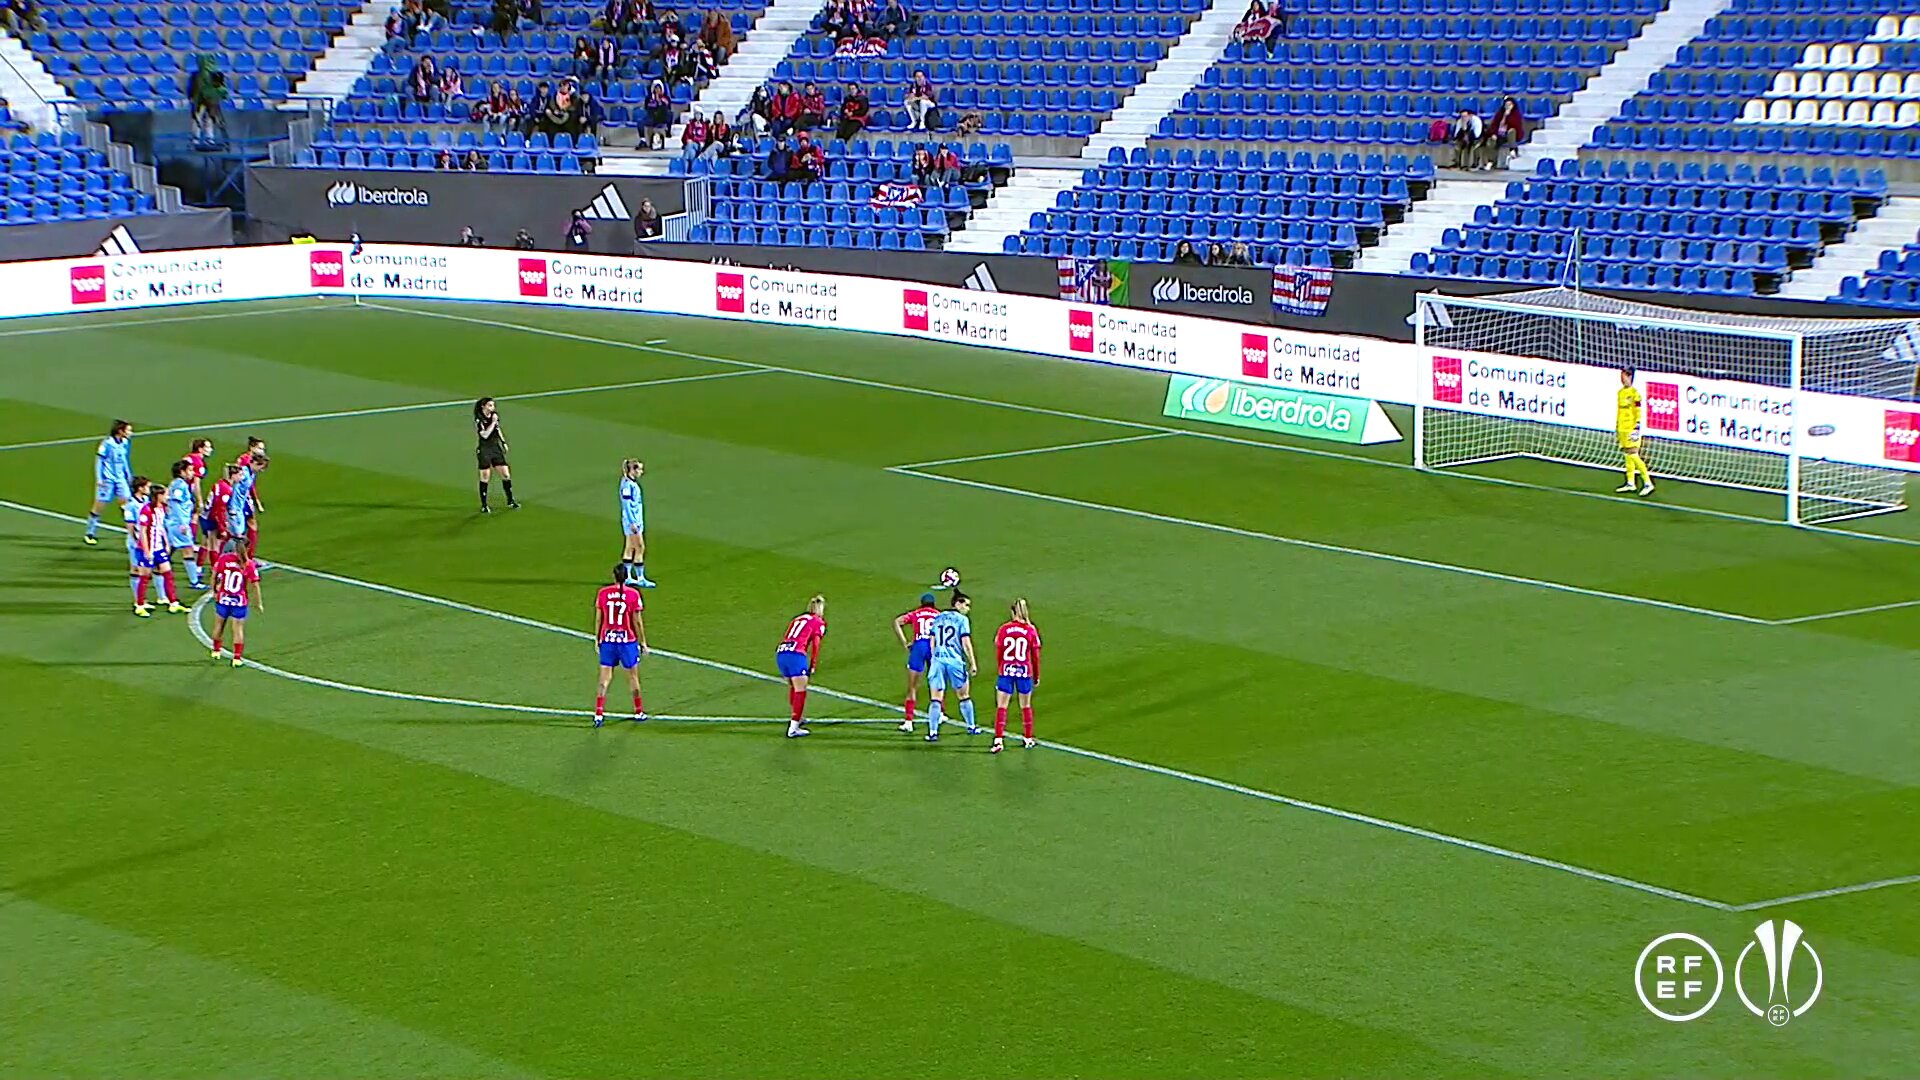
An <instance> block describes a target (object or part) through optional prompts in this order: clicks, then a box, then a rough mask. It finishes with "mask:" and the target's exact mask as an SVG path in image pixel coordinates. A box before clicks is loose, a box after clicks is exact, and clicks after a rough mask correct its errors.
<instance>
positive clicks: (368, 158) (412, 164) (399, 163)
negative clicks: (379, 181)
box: [295, 146, 581, 174]
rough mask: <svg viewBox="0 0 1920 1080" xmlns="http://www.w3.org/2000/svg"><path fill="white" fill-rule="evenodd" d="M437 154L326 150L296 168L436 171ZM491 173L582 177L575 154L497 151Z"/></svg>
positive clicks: (303, 158) (305, 156)
mask: <svg viewBox="0 0 1920 1080" xmlns="http://www.w3.org/2000/svg"><path fill="white" fill-rule="evenodd" d="M436 154H437V152H436V151H433V150H419V151H415V150H341V149H339V148H337V147H332V146H326V147H321V148H318V149H307V150H302V151H300V155H299V157H298V158H297V159H296V161H295V164H296V165H304V166H309V167H318V168H323V169H416V170H430V169H432V168H433V167H434V159H435V157H436ZM487 171H489V172H520V173H572V174H578V173H579V172H580V171H581V170H580V159H579V158H576V157H574V156H573V155H571V154H525V153H520V154H509V153H506V152H505V151H500V150H496V151H493V152H492V153H490V154H488V155H487Z"/></svg>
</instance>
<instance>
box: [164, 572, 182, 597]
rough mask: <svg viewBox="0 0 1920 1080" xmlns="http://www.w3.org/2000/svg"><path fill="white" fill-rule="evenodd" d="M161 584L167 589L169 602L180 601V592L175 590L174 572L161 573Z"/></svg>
mask: <svg viewBox="0 0 1920 1080" xmlns="http://www.w3.org/2000/svg"><path fill="white" fill-rule="evenodd" d="M160 584H161V586H162V587H163V588H165V589H166V591H167V603H169V604H177V603H179V602H180V594H179V593H176V592H174V591H173V574H172V573H171V572H168V573H165V574H161V575H160Z"/></svg>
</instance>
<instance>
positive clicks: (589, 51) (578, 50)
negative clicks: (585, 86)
mask: <svg viewBox="0 0 1920 1080" xmlns="http://www.w3.org/2000/svg"><path fill="white" fill-rule="evenodd" d="M599 60H600V50H598V49H596V48H594V47H593V42H591V41H588V40H587V35H585V34H581V35H580V36H578V37H576V38H574V39H573V73H574V74H575V75H578V76H580V77H581V78H583V79H591V78H593V75H594V72H596V71H598V70H600V63H599Z"/></svg>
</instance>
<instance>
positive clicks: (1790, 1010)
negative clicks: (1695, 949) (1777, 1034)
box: [1733, 919, 1827, 1027]
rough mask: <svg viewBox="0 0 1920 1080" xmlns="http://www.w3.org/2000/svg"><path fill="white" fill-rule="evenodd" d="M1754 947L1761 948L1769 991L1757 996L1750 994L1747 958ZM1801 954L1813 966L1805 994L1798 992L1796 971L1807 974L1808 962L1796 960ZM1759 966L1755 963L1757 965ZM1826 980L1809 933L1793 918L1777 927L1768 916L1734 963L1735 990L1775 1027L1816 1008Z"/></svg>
mask: <svg viewBox="0 0 1920 1080" xmlns="http://www.w3.org/2000/svg"><path fill="white" fill-rule="evenodd" d="M1755 949H1758V950H1760V959H1761V960H1762V961H1763V962H1764V966H1765V968H1766V972H1767V987H1766V993H1765V994H1764V995H1759V996H1758V997H1757V999H1756V998H1755V997H1749V996H1748V995H1747V981H1748V978H1747V958H1748V956H1749V955H1750V954H1752V952H1753V951H1754V950H1755ZM1801 953H1805V954H1806V959H1807V961H1808V962H1809V963H1811V964H1812V966H1813V971H1812V978H1813V985H1812V987H1810V988H1807V989H1806V991H1805V993H1804V994H1799V995H1796V990H1795V987H1794V985H1793V973H1794V972H1795V971H1799V972H1800V973H1801V974H1802V976H1805V975H1806V973H1807V964H1806V963H1801V964H1798V965H1796V964H1795V963H1794V958H1795V957H1796V956H1798V955H1799V954H1801ZM1760 966H1762V965H1760V964H1756V965H1755V968H1756V969H1758V968H1759V967H1760ZM1756 978H1757V970H1756ZM1826 981H1827V972H1826V968H1825V966H1824V965H1822V964H1821V963H1820V954H1819V953H1817V952H1815V951H1813V945H1812V943H1810V942H1809V941H1807V936H1806V932H1805V931H1803V930H1801V929H1800V924H1799V923H1797V922H1794V921H1793V920H1792V919H1781V920H1780V922H1779V924H1778V925H1777V926H1776V925H1775V923H1774V921H1773V920H1772V919H1768V920H1767V921H1766V922H1763V923H1761V924H1760V925H1759V926H1756V927H1754V928H1753V940H1752V941H1749V942H1747V947H1746V948H1744V949H1741V950H1740V958H1739V959H1738V960H1735V961H1734V962H1733V990H1734V993H1736V994H1739V995H1740V1004H1742V1005H1745V1006H1746V1007H1747V1011H1748V1012H1750V1013H1752V1014H1753V1015H1755V1016H1758V1017H1761V1018H1763V1019H1765V1020H1766V1022H1767V1023H1769V1024H1772V1025H1773V1026H1774V1027H1785V1026H1787V1022H1788V1021H1789V1020H1792V1019H1793V1018H1794V1017H1796V1016H1799V1015H1801V1014H1803V1013H1805V1012H1806V1011H1807V1010H1808V1009H1811V1008H1813V1003H1814V1002H1816V1001H1819V1000H1820V990H1821V988H1822V987H1823V986H1825V985H1826ZM1803 982H1804V979H1803ZM1796 1001H1797V1002H1798V1004H1795V1002H1796Z"/></svg>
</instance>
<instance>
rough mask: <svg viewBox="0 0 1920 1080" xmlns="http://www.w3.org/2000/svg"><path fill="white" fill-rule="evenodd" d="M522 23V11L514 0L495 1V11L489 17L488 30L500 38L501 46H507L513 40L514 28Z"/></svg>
mask: <svg viewBox="0 0 1920 1080" xmlns="http://www.w3.org/2000/svg"><path fill="white" fill-rule="evenodd" d="M519 23H520V9H519V8H518V7H517V6H516V5H515V4H514V0H493V9H492V12H491V14H489V15H488V16H487V29H489V30H491V31H493V32H494V33H495V34H498V35H499V36H500V44H502V45H506V44H507V43H508V42H510V41H511V40H512V38H513V30H514V27H515V26H517V25H519Z"/></svg>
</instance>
